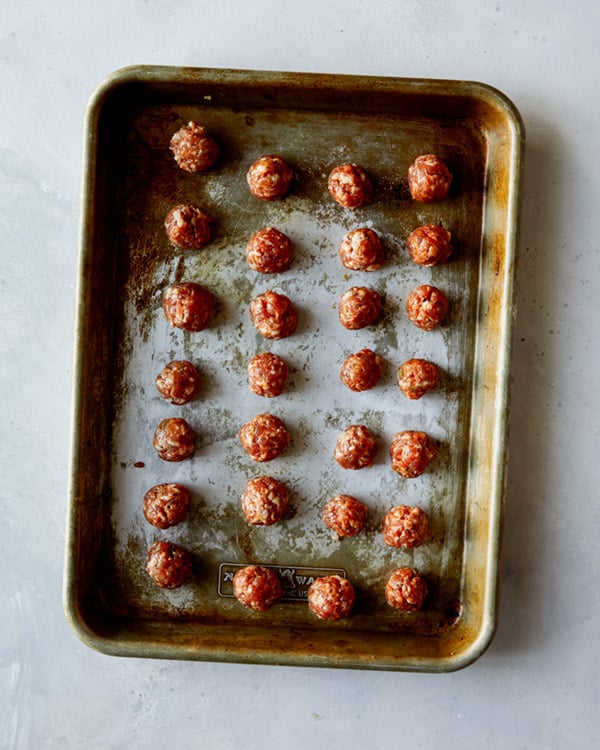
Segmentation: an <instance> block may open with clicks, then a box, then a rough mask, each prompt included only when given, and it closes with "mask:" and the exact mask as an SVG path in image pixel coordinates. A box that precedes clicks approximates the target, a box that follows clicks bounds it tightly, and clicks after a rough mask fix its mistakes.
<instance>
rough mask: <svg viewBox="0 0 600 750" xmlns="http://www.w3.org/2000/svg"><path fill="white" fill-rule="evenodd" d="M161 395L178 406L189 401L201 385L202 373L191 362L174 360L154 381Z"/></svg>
mask: <svg viewBox="0 0 600 750" xmlns="http://www.w3.org/2000/svg"><path fill="white" fill-rule="evenodd" d="M154 382H155V385H156V390H157V391H158V392H159V393H160V395H161V396H162V397H163V398H164V399H166V400H167V401H170V402H171V403H172V404H175V405H176V406H182V405H183V404H187V403H189V402H190V401H191V400H192V399H193V398H194V396H195V395H196V393H198V388H199V387H200V375H199V373H198V370H197V369H196V368H195V367H194V365H193V364H192V363H191V362H188V361H187V360H185V359H182V360H174V361H173V362H169V364H167V365H165V367H164V368H163V369H162V370H161V372H160V373H159V374H158V375H157V376H156V380H155V381H154Z"/></svg>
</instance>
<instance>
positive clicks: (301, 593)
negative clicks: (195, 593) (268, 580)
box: [217, 563, 346, 602]
mask: <svg viewBox="0 0 600 750" xmlns="http://www.w3.org/2000/svg"><path fill="white" fill-rule="evenodd" d="M246 564H248V563H221V564H220V565H219V584H218V587H217V591H218V594H219V596H222V597H223V598H224V599H232V598H233V584H232V581H233V576H234V575H235V572H236V570H239V568H245V567H246ZM253 564H254V565H262V567H264V568H273V569H274V570H276V571H277V573H278V574H279V578H280V579H281V585H282V587H283V599H282V601H287V602H305V601H306V599H307V596H308V587H309V586H310V584H311V583H312V582H313V581H314V580H315V578H320V577H321V576H332V575H339V576H343V577H344V578H345V577H346V571H345V570H344V569H343V568H312V567H307V566H303V565H264V564H263V563H253Z"/></svg>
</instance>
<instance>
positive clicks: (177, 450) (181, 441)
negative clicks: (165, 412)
mask: <svg viewBox="0 0 600 750" xmlns="http://www.w3.org/2000/svg"><path fill="white" fill-rule="evenodd" d="M153 445H154V447H155V448H156V450H157V452H158V455H159V457H160V458H162V460H163V461H183V460H184V459H185V458H188V457H189V456H191V455H192V453H193V452H194V448H195V445H196V435H195V434H194V430H192V428H191V427H190V426H189V424H188V423H187V422H186V421H185V419H182V418H181V417H171V418H170V419H163V421H162V422H161V423H160V424H159V425H158V427H157V428H156V431H155V433H154V440H153Z"/></svg>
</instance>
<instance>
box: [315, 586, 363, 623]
mask: <svg viewBox="0 0 600 750" xmlns="http://www.w3.org/2000/svg"><path fill="white" fill-rule="evenodd" d="M355 599H356V594H355V591H354V586H353V585H352V584H351V583H350V581H349V580H348V579H347V578H342V576H338V575H333V576H323V577H321V578H315V580H314V581H313V582H312V583H311V585H310V586H309V587H308V607H309V609H310V611H311V612H312V613H313V614H315V615H316V616H317V617H319V618H320V619H321V620H339V619H341V618H342V617H347V616H348V615H349V614H350V613H351V612H352V607H353V606H354V600H355Z"/></svg>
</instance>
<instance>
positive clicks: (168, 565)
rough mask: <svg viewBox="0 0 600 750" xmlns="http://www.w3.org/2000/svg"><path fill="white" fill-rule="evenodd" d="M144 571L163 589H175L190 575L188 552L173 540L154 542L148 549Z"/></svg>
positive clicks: (190, 564)
mask: <svg viewBox="0 0 600 750" xmlns="http://www.w3.org/2000/svg"><path fill="white" fill-rule="evenodd" d="M146 573H148V575H149V576H150V578H152V580H153V581H154V582H155V583H156V584H157V585H158V586H160V587H161V588H163V589H177V588H179V587H180V586H182V585H183V584H184V583H186V581H188V580H189V579H190V578H191V576H192V559H191V557H190V554H189V552H188V551H187V550H186V549H184V548H183V547H180V546H179V545H178V544H174V543H173V542H155V543H154V544H153V545H152V546H151V547H150V549H149V550H148V555H147V557H146Z"/></svg>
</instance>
